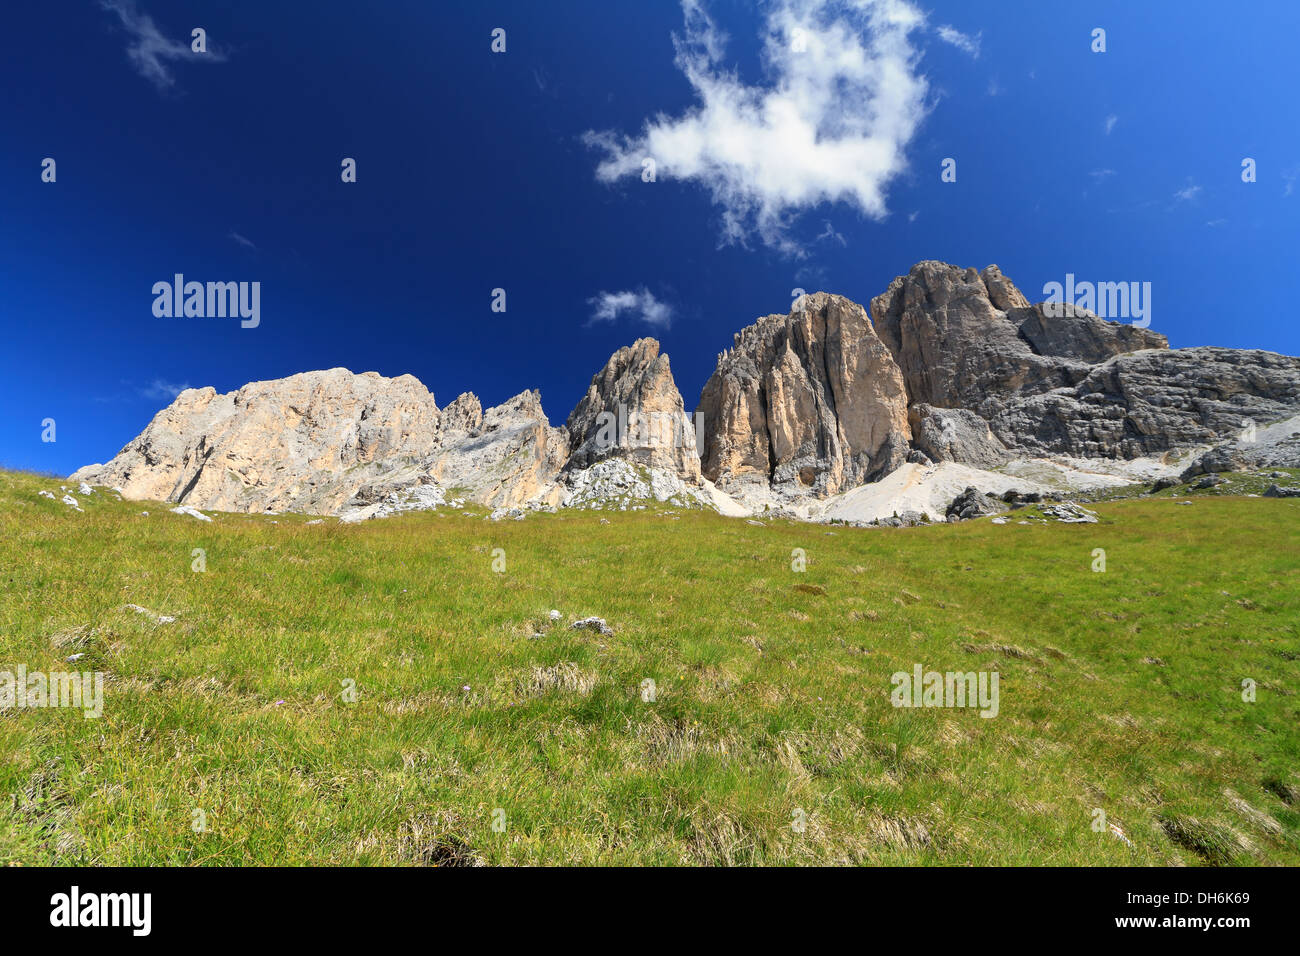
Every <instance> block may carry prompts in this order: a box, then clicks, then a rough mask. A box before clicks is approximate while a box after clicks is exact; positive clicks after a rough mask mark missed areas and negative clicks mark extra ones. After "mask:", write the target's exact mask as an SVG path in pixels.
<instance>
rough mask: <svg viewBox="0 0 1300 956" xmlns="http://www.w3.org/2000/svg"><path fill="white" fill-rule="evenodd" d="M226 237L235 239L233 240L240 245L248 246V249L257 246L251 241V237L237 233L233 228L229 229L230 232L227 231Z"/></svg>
mask: <svg viewBox="0 0 1300 956" xmlns="http://www.w3.org/2000/svg"><path fill="white" fill-rule="evenodd" d="M226 238H227V239H233V240H235V242H237V243H239V244H240V245H241V246H244V247H245V248H248V249H256V248H257V245H256V244H255V243H254V242H253V240H252V239H249V238H247V237H245V236H241V235H240V234H239V233H237V232H235V230H233V229H231V230H230V233H229V235H227V237H226Z"/></svg>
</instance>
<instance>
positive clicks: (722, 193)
mask: <svg viewBox="0 0 1300 956" xmlns="http://www.w3.org/2000/svg"><path fill="white" fill-rule="evenodd" d="M682 10H683V13H684V14H685V21H686V27H685V33H684V35H683V36H675V37H674V43H675V46H676V50H677V56H676V60H675V63H676V65H677V67H678V69H680V70H681V71H682V73H683V74H684V75H685V76H686V79H687V81H688V82H689V83H690V85H691V87H692V88H693V89H694V91H695V97H696V99H697V101H698V102H697V104H696V105H695V106H693V107H691V108H689V109H687V110H686V112H685V113H683V114H682V115H681V116H679V117H676V118H674V117H671V116H668V115H664V114H660V115H657V116H655V117H654V118H653V119H648V120H647V121H646V122H645V125H644V127H643V129H642V132H641V133H640V134H639V135H636V136H625V135H620V134H616V133H615V132H613V131H609V130H606V131H602V132H595V131H591V132H588V133H587V134H586V136H585V137H584V138H585V141H586V142H587V144H588V145H589V146H590V147H593V148H595V149H597V150H599V151H600V152H601V153H603V154H604V155H603V159H602V160H601V161H600V162H599V164H598V165H597V168H596V176H597V178H598V179H600V180H602V181H604V182H614V181H617V180H619V179H622V178H624V177H629V176H637V177H639V176H640V175H641V172H642V168H643V166H642V163H643V161H644V160H645V159H647V158H651V159H653V160H654V161H655V164H656V167H657V169H656V173H657V176H658V177H659V178H661V179H665V178H666V179H678V180H685V181H693V182H696V183H699V184H700V185H702V186H704V187H705V188H706V189H708V190H709V192H710V193H711V195H712V199H713V202H714V204H715V205H717V206H719V207H721V209H722V233H723V236H722V241H723V243H724V244H730V243H738V244H744V242H745V241H746V239H747V237H748V236H749V234H750V233H751V232H756V233H757V234H758V235H759V236H760V237H761V239H762V240H763V241H764V242H765V243H767V244H768V245H771V246H774V247H777V248H779V249H781V250H783V251H784V252H786V253H788V254H792V255H803V251H802V249H801V248H800V247H799V245H798V244H797V243H795V242H793V241H791V240H790V239H789V238H788V237H787V235H786V231H787V228H788V226H789V225H790V221H791V219H792V218H793V217H794V216H795V215H797V214H798V213H800V212H802V211H804V210H807V209H810V208H812V207H815V206H817V205H819V204H820V203H826V202H845V203H848V204H850V205H852V206H854V207H856V208H857V209H858V210H859V211H860V212H861V213H862V214H863V215H865V216H868V217H870V218H873V219H881V218H883V217H884V216H885V215H886V213H887V212H888V210H887V208H886V203H885V193H886V188H887V187H888V186H889V184H890V183H891V182H892V181H893V180H894V179H895V177H897V176H898V175H899V174H900V173H902V172H903V171H904V170H905V169H906V159H905V150H906V148H907V146H908V144H909V143H910V142H911V140H912V138H913V135H914V134H915V132H916V130H917V127H918V126H919V124H920V123H921V121H922V119H923V118H924V116H925V113H926V102H925V101H926V93H927V85H926V80H925V77H924V76H922V75H921V74H920V73H919V72H918V70H917V57H918V53H917V51H916V50H915V49H914V48H913V45H912V42H911V37H912V34H913V33H914V32H916V31H918V30H921V29H922V28H923V27H924V25H925V19H924V17H923V15H922V14H921V13H920V12H919V11H918V10H917V9H916V8H915V7H914V6H912V4H911V3H909V2H907V0H774V2H773V3H771V4H770V5H769V6H768V7H767V17H766V22H765V24H764V45H763V65H764V69H765V72H766V79H767V82H766V83H761V84H756V85H749V84H747V83H745V82H743V81H742V80H741V79H740V76H739V75H738V73H737V72H736V71H735V70H734V69H731V68H729V67H728V66H726V65H725V64H724V63H723V62H722V56H723V49H724V45H725V37H724V36H723V34H722V32H721V31H720V30H719V29H718V28H717V26H716V25H715V24H714V22H713V20H712V19H710V17H709V16H708V14H707V13H706V12H705V10H704V7H703V4H702V0H682Z"/></svg>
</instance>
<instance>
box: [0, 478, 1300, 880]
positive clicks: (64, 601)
mask: <svg viewBox="0 0 1300 956" xmlns="http://www.w3.org/2000/svg"><path fill="white" fill-rule="evenodd" d="M1293 478H1294V475H1293ZM41 490H49V491H51V492H52V493H54V495H55V498H53V499H50V498H45V497H42V496H40V495H39V492H40V491H41ZM68 490H69V491H70V492H71V493H72V496H73V497H74V498H75V499H76V501H77V502H78V507H79V508H80V509H81V510H80V511H77V510H74V509H73V508H72V507H71V506H69V505H66V504H64V503H63V502H62V501H61V500H59V498H60V497H61V495H62V494H63V492H62V490H61V489H60V482H59V479H56V478H44V477H39V476H33V475H26V474H17V473H5V472H0V569H3V573H0V670H4V669H9V670H13V669H14V668H15V667H16V666H17V665H19V664H23V665H25V666H26V667H27V668H29V669H32V670H44V671H50V670H59V669H71V668H73V667H75V668H77V669H81V670H99V671H104V672H107V674H108V677H107V682H106V684H105V689H104V694H105V699H104V712H103V716H102V717H100V718H99V719H89V720H88V719H85V718H83V716H82V714H81V713H80V712H79V711H70V710H10V711H7V712H3V713H0V753H3V754H4V755H5V758H4V760H3V762H0V797H2V798H3V799H0V862H4V863H20V864H28V865H31V864H42V863H95V864H172V865H177V864H199V863H203V864H237V863H244V864H271V863H285V864H296V863H343V864H446V865H458V864H467V863H476V862H485V863H542V864H562V863H621V864H627V863H656V864H700V863H706V864H741V863H761V864H803V863H833V864H838V863H848V864H921V863H926V864H945V865H955V864H1098V865H1122V864H1142V865H1180V864H1192V865H1195V864H1203V863H1209V864H1289V865H1296V864H1300V808H1298V807H1297V806H1296V803H1295V800H1296V797H1297V794H1298V793H1300V730H1297V728H1300V719H1298V718H1300V697H1297V696H1296V695H1295V691H1296V688H1297V687H1298V686H1300V547H1297V544H1300V499H1274V498H1247V497H1215V496H1214V495H1213V493H1212V492H1205V493H1200V492H1192V493H1191V496H1190V497H1189V496H1186V494H1185V496H1184V497H1182V498H1178V499H1170V498H1167V497H1161V498H1149V499H1139V500H1130V501H1117V502H1110V503H1100V504H1097V505H1095V506H1094V507H1095V509H1096V510H1097V511H1098V512H1099V513H1100V515H1101V521H1100V523H1098V524H1092V525H1063V524H1055V523H1053V524H1042V523H1038V522H1033V521H1030V523H1028V524H1019V523H1018V520H1030V519H1028V518H1018V517H1017V515H1032V514H1033V513H1034V510H1033V508H1029V509H1024V510H1022V511H1021V512H1017V513H1013V515H1012V519H1011V520H1010V521H1008V522H1007V523H1006V524H1003V525H994V524H992V523H990V522H989V521H987V520H979V521H971V522H964V523H962V524H956V525H939V526H934V527H922V528H913V529H889V528H884V529H857V528H837V529H828V528H826V527H825V526H819V525H810V524H800V523H793V522H784V521H773V522H768V523H765V524H762V525H760V524H756V523H752V522H747V521H746V520H744V519H729V518H723V517H719V516H717V515H713V514H709V513H703V512H699V511H683V512H680V513H673V512H671V511H664V510H653V509H651V510H647V511H644V512H637V513H627V514H618V515H610V516H609V517H608V518H603V517H601V515H600V514H599V513H598V512H580V511H561V512H560V513H558V514H533V515H529V516H528V517H527V518H526V519H525V520H522V521H508V520H507V521H498V522H491V521H485V520H483V517H482V514H481V512H479V511H476V510H475V509H470V512H469V516H467V515H465V514H462V513H460V512H454V513H448V512H447V511H445V510H444V511H438V512H425V513H415V514H408V515H401V516H397V517H393V518H390V519H387V520H385V521H377V522H367V523H363V524H360V525H346V524H341V523H339V522H337V521H336V520H334V519H326V520H324V521H323V522H319V521H318V522H310V523H309V522H308V519H307V518H306V517H304V516H295V515H283V516H277V517H271V516H265V515H248V514H214V515H212V516H211V517H212V519H213V520H211V521H207V522H205V521H200V520H198V519H196V518H194V517H192V516H190V515H185V514H173V513H172V512H171V510H170V508H171V506H170V505H167V506H162V505H150V504H144V505H142V504H141V503H139V502H130V501H123V500H118V498H117V496H116V495H115V494H113V493H112V492H110V491H107V490H105V489H99V490H96V491H95V492H94V493H93V494H89V495H86V494H81V493H79V491H78V489H76V488H75V487H70V488H69V489H68ZM1187 500H1190V501H1191V502H1192V503H1191V504H1190V505H1185V504H1179V503H1178V502H1179V501H1187ZM142 511H147V512H149V513H148V515H147V516H146V515H143V514H141V512H142ZM1229 544H1230V548H1229V547H1225V546H1226V545H1229ZM1097 548H1102V549H1104V550H1105V559H1106V570H1105V572H1104V573H1099V572H1096V571H1094V570H1092V568H1093V566H1094V564H1095V561H1096V555H1095V549H1097ZM196 549H199V551H201V554H202V558H203V564H204V566H205V570H202V571H198V570H194V568H195V567H196V562H197V561H198V557H199V555H198V553H197V552H196ZM796 549H802V551H803V559H804V560H805V561H806V570H804V571H802V572H798V571H795V570H793V569H792V565H795V566H797V565H798V563H799V560H798V559H799V552H797V551H796ZM494 564H495V566H496V568H498V569H500V570H494ZM133 606H134V607H133ZM552 609H554V610H556V611H558V612H559V616H560V619H559V620H558V621H552V620H550V614H549V612H550V611H551V610H552ZM591 615H595V616H598V617H600V618H603V619H604V620H605V621H606V622H607V625H608V627H609V628H610V629H612V633H602V632H601V631H600V629H599V628H598V627H597V626H595V625H593V626H592V628H591V629H587V628H578V629H575V628H573V627H571V625H572V624H574V623H575V622H577V621H579V620H581V619H584V618H586V617H588V616H591ZM164 617H165V618H174V620H171V621H165V620H163V618H164ZM77 654H80V655H83V656H81V657H79V658H77V660H76V662H75V663H68V662H67V659H68V658H70V657H72V656H73V655H77ZM916 665H921V666H922V667H923V668H924V669H926V670H930V669H934V670H939V671H949V670H956V671H982V672H986V673H988V672H992V671H997V672H998V674H999V677H1000V701H999V707H998V713H997V716H996V717H991V718H987V719H986V718H983V717H981V716H980V715H979V713H978V712H977V711H976V710H974V709H969V708H967V709H962V708H913V709H906V708H896V707H894V706H891V699H890V694H891V675H892V674H893V673H895V672H911V671H912V670H913V668H914V667H915V666H916ZM1246 679H1249V680H1251V681H1253V682H1254V684H1255V687H1256V699H1255V700H1254V702H1246V701H1244V700H1243V697H1242V682H1243V680H1246ZM648 680H649V681H653V682H654V685H653V686H654V693H653V695H650V694H648V692H647V691H648V688H649V687H650V685H648V684H646V683H645V682H646V681H648ZM350 682H352V683H350ZM352 686H355V689H356V700H355V702H349V700H348V699H347V698H348V693H347V692H348V689H349V688H350V687H352ZM650 696H652V697H653V700H650V699H647V698H648V697H650ZM498 811H499V812H498ZM1097 811H1103V812H1104V814H1105V826H1104V827H1103V828H1102V830H1101V832H1096V831H1095V830H1094V828H1093V827H1094V822H1095V821H1096V820H1098V819H1099V818H1098V816H1097ZM199 821H202V823H203V828H202V830H201V831H200V830H199V829H197V828H198V826H199ZM494 824H498V826H497V827H496V828H494ZM1112 825H1113V827H1114V829H1112ZM1121 835H1122V836H1121Z"/></svg>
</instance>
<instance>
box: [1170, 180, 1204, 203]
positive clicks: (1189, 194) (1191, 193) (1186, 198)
mask: <svg viewBox="0 0 1300 956" xmlns="http://www.w3.org/2000/svg"><path fill="white" fill-rule="evenodd" d="M1200 194H1201V187H1200V186H1197V185H1195V184H1194V183H1192V184H1189V185H1188V186H1187V187H1186V188H1185V189H1180V190H1178V192H1176V193H1174V198H1175V199H1177V200H1178V201H1179V202H1190V201H1191V200H1193V199H1195V198H1196V197H1197V196H1199V195H1200Z"/></svg>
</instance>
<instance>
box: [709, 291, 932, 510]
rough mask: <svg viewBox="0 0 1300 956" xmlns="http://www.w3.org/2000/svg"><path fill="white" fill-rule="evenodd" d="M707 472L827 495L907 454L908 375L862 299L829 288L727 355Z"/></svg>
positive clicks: (734, 485) (739, 483)
mask: <svg viewBox="0 0 1300 956" xmlns="http://www.w3.org/2000/svg"><path fill="white" fill-rule="evenodd" d="M698 412H699V413H700V414H701V415H702V416H703V423H704V428H703V431H704V436H705V440H704V449H703V451H702V455H701V467H702V469H703V472H704V475H705V477H706V478H709V479H710V480H711V481H713V482H715V483H716V484H717V485H718V486H719V487H720V488H722V489H723V490H724V491H725V490H729V489H734V490H743V489H744V488H745V487H746V486H753V485H755V484H758V485H763V484H767V485H770V487H771V490H772V491H773V492H776V493H779V494H785V495H789V496H800V495H809V494H811V495H815V496H818V497H824V496H826V495H832V494H836V493H838V492H840V491H844V490H847V489H849V488H853V487H856V486H857V485H860V484H863V483H865V482H868V481H871V480H873V479H874V478H876V477H878V476H882V475H885V474H888V473H889V472H890V471H892V470H893V469H895V468H897V467H898V466H899V465H900V464H902V463H903V461H904V460H905V459H906V457H907V451H908V442H909V440H910V438H911V430H910V427H909V425H908V420H907V393H906V391H905V389H904V383H903V376H902V374H901V372H900V370H899V367H898V364H897V363H896V362H895V361H894V358H893V356H892V355H891V354H890V352H889V349H888V348H886V347H885V345H884V343H882V342H881V340H880V338H879V337H878V336H877V335H876V331H875V329H874V328H873V327H872V323H871V319H870V318H869V317H868V316H867V313H866V310H865V309H863V308H862V306H860V305H857V304H856V303H854V302H851V301H849V300H848V299H846V298H844V297H843V296H839V295H830V294H827V293H824V292H819V293H815V294H812V295H806V296H801V297H800V298H799V299H798V300H797V301H796V302H795V306H794V308H793V309H792V310H791V312H790V313H789V314H788V315H769V316H767V317H766V318H762V319H759V320H758V322H757V323H756V324H754V325H751V326H749V327H748V328H746V329H745V330H743V331H742V332H740V333H738V334H737V335H736V337H735V344H734V345H733V347H732V348H731V349H729V350H728V351H727V352H724V353H723V354H722V355H720V356H718V363H717V367H716V369H715V370H714V372H713V375H712V376H711V377H710V378H709V381H708V383H707V384H706V385H705V386H704V391H703V393H702V394H701V396H700V403H699V407H698Z"/></svg>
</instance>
